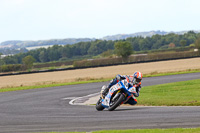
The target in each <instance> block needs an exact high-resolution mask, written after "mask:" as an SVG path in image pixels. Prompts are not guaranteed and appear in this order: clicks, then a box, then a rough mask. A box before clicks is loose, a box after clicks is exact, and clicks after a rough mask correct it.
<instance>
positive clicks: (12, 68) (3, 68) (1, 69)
mask: <svg viewBox="0 0 200 133" xmlns="http://www.w3.org/2000/svg"><path fill="white" fill-rule="evenodd" d="M22 70H24V67H23V65H21V64H13V65H2V66H0V72H15V71H22Z"/></svg>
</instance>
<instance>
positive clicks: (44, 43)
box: [0, 38, 95, 48]
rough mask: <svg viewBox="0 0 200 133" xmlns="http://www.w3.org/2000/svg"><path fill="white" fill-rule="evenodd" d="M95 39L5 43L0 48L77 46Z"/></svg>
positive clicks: (0, 44)
mask: <svg viewBox="0 0 200 133" xmlns="http://www.w3.org/2000/svg"><path fill="white" fill-rule="evenodd" d="M93 40H95V39H94V38H92V39H91V38H67V39H51V40H39V41H19V40H16V41H15V40H13V41H5V42H2V43H0V48H6V47H7V48H27V47H38V46H51V45H56V44H58V45H66V44H75V43H78V42H88V41H93Z"/></svg>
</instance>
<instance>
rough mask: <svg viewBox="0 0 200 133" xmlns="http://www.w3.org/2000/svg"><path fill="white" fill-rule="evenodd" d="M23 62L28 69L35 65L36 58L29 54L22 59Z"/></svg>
mask: <svg viewBox="0 0 200 133" xmlns="http://www.w3.org/2000/svg"><path fill="white" fill-rule="evenodd" d="M22 62H23V64H24V65H25V68H26V69H30V68H32V67H33V63H34V62H35V59H34V58H33V56H31V55H28V56H26V57H24V58H23V59H22Z"/></svg>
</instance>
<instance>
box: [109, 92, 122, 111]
mask: <svg viewBox="0 0 200 133" xmlns="http://www.w3.org/2000/svg"><path fill="white" fill-rule="evenodd" d="M124 99H125V96H124V95H123V94H122V93H120V94H119V96H118V97H117V98H115V100H114V101H113V102H112V103H110V107H109V108H108V110H109V111H113V110H114V109H116V108H117V107H118V106H119V105H120V104H121V103H122V101H123V100H124ZM111 100H112V99H111Z"/></svg>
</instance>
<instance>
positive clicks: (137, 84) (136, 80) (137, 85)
mask: <svg viewBox="0 0 200 133" xmlns="http://www.w3.org/2000/svg"><path fill="white" fill-rule="evenodd" d="M121 80H127V81H128V83H129V87H128V88H129V90H128V91H129V92H131V93H132V94H133V97H131V98H129V99H128V101H125V103H124V104H126V103H128V104H131V105H134V104H137V99H135V98H134V97H138V96H139V92H140V89H141V80H142V73H141V72H135V73H134V74H133V76H127V75H124V76H122V75H119V74H118V75H117V76H116V77H115V78H114V79H112V80H111V81H110V84H109V86H103V87H102V89H101V97H102V98H103V99H104V98H105V96H106V95H107V93H108V91H109V89H110V87H112V86H113V85H115V84H116V83H118V82H119V81H121ZM131 88H132V89H131Z"/></svg>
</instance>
